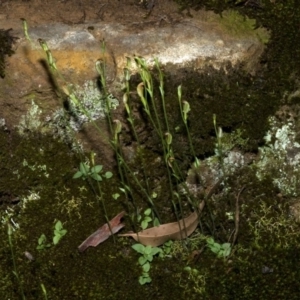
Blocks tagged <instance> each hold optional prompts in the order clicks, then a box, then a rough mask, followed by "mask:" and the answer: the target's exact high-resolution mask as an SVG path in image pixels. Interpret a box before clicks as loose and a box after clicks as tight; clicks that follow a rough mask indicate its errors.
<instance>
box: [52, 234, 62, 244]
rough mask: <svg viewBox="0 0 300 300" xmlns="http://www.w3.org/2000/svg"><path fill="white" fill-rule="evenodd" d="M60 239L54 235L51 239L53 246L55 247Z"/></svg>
mask: <svg viewBox="0 0 300 300" xmlns="http://www.w3.org/2000/svg"><path fill="white" fill-rule="evenodd" d="M60 239H61V236H60V235H55V236H54V237H53V244H54V245H57V244H58V242H59V241H60Z"/></svg>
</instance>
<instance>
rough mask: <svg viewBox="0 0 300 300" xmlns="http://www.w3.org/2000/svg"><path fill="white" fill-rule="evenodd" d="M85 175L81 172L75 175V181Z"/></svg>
mask: <svg viewBox="0 0 300 300" xmlns="http://www.w3.org/2000/svg"><path fill="white" fill-rule="evenodd" d="M82 175H83V174H82V173H81V172H80V171H77V172H76V173H75V174H74V175H73V179H77V178H80V177H81V176H82Z"/></svg>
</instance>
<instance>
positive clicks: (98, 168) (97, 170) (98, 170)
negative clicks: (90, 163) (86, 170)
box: [91, 165, 103, 173]
mask: <svg viewBox="0 0 300 300" xmlns="http://www.w3.org/2000/svg"><path fill="white" fill-rule="evenodd" d="M102 169H103V166H101V165H97V166H94V167H92V168H91V172H92V173H99V172H101V171H102Z"/></svg>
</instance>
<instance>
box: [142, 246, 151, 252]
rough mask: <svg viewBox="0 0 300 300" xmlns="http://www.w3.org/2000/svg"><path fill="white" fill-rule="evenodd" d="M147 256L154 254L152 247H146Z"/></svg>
mask: <svg viewBox="0 0 300 300" xmlns="http://www.w3.org/2000/svg"><path fill="white" fill-rule="evenodd" d="M144 253H145V254H151V253H152V247H151V246H146V247H145V250H144Z"/></svg>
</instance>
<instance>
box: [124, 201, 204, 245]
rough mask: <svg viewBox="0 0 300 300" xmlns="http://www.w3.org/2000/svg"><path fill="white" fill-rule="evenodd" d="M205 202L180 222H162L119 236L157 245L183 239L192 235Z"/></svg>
mask: <svg viewBox="0 0 300 300" xmlns="http://www.w3.org/2000/svg"><path fill="white" fill-rule="evenodd" d="M204 205H205V202H204V201H202V202H201V203H200V205H199V212H198V213H197V212H196V211H195V212H193V213H192V214H190V215H189V216H188V217H186V218H184V219H182V220H180V221H179V222H173V223H167V224H162V225H159V226H156V227H151V228H148V229H146V230H143V231H140V232H138V233H134V232H128V233H125V234H119V236H131V237H132V238H134V239H135V240H136V241H137V242H139V243H141V244H143V245H145V246H152V247H156V246H159V245H162V244H164V243H165V242H167V241H168V240H182V239H184V238H186V237H188V236H190V235H191V234H192V233H193V232H194V231H195V229H196V228H197V226H198V216H199V214H200V213H201V211H202V210H203V208H204Z"/></svg>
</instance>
